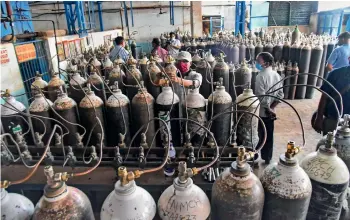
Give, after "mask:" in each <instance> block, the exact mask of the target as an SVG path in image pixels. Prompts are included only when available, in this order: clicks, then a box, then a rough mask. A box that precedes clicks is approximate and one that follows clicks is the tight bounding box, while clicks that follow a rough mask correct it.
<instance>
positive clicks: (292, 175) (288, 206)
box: [260, 141, 312, 220]
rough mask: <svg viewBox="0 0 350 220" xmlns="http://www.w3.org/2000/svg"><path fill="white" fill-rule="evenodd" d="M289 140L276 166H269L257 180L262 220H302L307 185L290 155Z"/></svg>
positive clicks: (292, 149) (308, 190) (293, 150)
mask: <svg viewBox="0 0 350 220" xmlns="http://www.w3.org/2000/svg"><path fill="white" fill-rule="evenodd" d="M297 150H298V148H297V147H296V146H295V143H294V142H293V141H290V142H289V143H288V150H287V152H286V153H285V154H282V155H281V156H280V158H279V161H278V163H273V164H270V165H269V166H267V167H266V168H265V170H264V171H263V174H262V176H261V177H260V180H261V183H262V185H263V187H264V190H265V205H264V211H263V217H262V220H281V219H284V220H296V219H298V220H305V218H306V214H307V210H308V207H309V203H310V198H311V191H312V187H311V182H310V179H309V177H308V176H307V174H306V173H305V171H304V170H303V169H302V168H301V167H300V166H299V164H298V161H297V159H296V158H294V155H295V154H296V153H297V152H298V151H297Z"/></svg>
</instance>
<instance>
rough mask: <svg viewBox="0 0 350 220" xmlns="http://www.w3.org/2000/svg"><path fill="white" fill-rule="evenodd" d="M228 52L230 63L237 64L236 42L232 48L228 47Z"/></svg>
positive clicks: (237, 51)
mask: <svg viewBox="0 0 350 220" xmlns="http://www.w3.org/2000/svg"><path fill="white" fill-rule="evenodd" d="M230 53H231V56H232V63H233V64H235V65H236V64H239V47H238V46H237V44H234V45H233V46H232V48H231V49H230Z"/></svg>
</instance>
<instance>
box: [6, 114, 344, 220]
mask: <svg viewBox="0 0 350 220" xmlns="http://www.w3.org/2000/svg"><path fill="white" fill-rule="evenodd" d="M317 148H318V150H317V151H316V152H314V153H310V154H308V155H307V156H306V157H305V158H303V159H302V161H301V162H300V163H299V162H298V159H297V158H296V155H297V154H298V153H299V151H300V150H301V149H300V148H299V147H297V146H296V145H295V143H294V142H292V141H290V142H288V144H287V150H286V152H285V153H284V154H282V155H281V156H280V158H279V161H278V163H274V164H271V165H269V166H267V167H266V168H265V170H264V171H263V173H262V174H261V177H260V179H259V178H258V177H257V176H255V175H254V174H253V173H252V171H251V168H250V167H249V165H248V164H247V162H246V161H247V159H249V158H250V157H252V156H253V155H254V154H252V152H246V151H245V148H244V147H239V149H238V157H237V160H236V161H235V162H233V163H232V165H231V167H229V168H227V169H226V170H225V171H224V172H223V173H222V174H221V175H220V176H219V177H218V178H217V179H216V181H215V183H214V184H213V187H212V195H211V202H210V201H209V199H208V197H207V196H206V194H205V193H204V191H203V190H202V189H200V188H199V187H198V186H196V185H195V184H194V183H193V181H192V179H191V177H192V176H193V175H195V174H197V173H198V170H197V169H196V168H187V167H186V163H184V162H180V163H179V167H178V177H177V178H175V179H174V182H173V184H172V185H171V186H169V187H168V188H167V189H166V190H165V191H164V192H163V193H162V195H161V196H160V198H159V200H158V204H157V205H156V203H155V201H154V199H153V198H152V196H151V195H150V194H149V193H148V192H147V191H146V190H144V189H143V188H141V187H139V186H137V185H136V183H135V176H139V175H140V174H141V173H139V172H140V171H138V172H127V170H126V168H125V167H120V168H119V170H118V176H119V180H118V181H117V183H116V184H115V190H114V191H113V192H111V193H110V194H109V196H108V197H107V198H106V200H105V202H104V203H103V206H102V209H101V214H100V217H101V219H102V220H106V219H115V220H116V219H125V220H126V219H149V220H151V219H157V218H160V219H167V220H170V219H200V220H205V219H208V218H209V217H210V219H215V220H219V219H221V220H226V219H250V220H260V219H263V220H280V219H286V220H295V219H298V220H303V219H308V220H314V219H343V220H346V219H349V216H350V213H349V210H348V207H347V205H348V204H347V203H346V200H347V199H348V200H349V191H348V190H349V188H348V187H349V169H348V167H347V166H349V165H350V163H349V162H350V157H349V155H350V154H349V152H350V128H349V116H348V115H345V116H344V120H343V122H342V123H341V125H340V126H339V127H338V129H337V130H336V134H335V135H334V133H332V132H330V133H328V135H327V136H326V137H325V138H324V139H323V140H321V141H320V142H319V144H318V146H317ZM339 156H340V157H339ZM344 162H345V163H344ZM44 172H45V175H46V176H47V185H46V186H45V189H44V196H43V197H42V198H41V199H40V201H39V202H38V204H37V205H36V207H35V209H34V206H33V204H32V203H31V202H30V201H29V200H28V199H27V198H25V197H24V196H22V195H18V194H14V193H7V191H6V190H4V189H2V191H1V199H2V203H1V210H2V216H6V219H17V220H24V219H29V218H30V217H31V215H33V217H32V218H33V219H40V220H42V219H81V220H86V219H94V216H93V211H92V208H91V204H90V202H89V200H88V198H87V196H86V195H85V194H84V193H83V192H81V191H80V190H78V189H77V188H74V187H70V186H67V185H66V184H65V181H66V180H67V179H68V177H67V176H68V175H67V174H65V173H54V171H53V169H52V167H50V166H48V167H45V170H44ZM141 172H142V171H141ZM157 210H158V216H159V217H156V213H157Z"/></svg>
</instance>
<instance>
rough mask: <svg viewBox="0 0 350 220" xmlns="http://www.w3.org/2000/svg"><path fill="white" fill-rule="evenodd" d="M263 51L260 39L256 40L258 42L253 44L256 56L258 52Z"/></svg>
mask: <svg viewBox="0 0 350 220" xmlns="http://www.w3.org/2000/svg"><path fill="white" fill-rule="evenodd" d="M263 51H264V46H263V45H262V43H261V41H260V40H259V41H258V44H257V45H256V46H255V54H256V56H258V54H259V53H261V52H263Z"/></svg>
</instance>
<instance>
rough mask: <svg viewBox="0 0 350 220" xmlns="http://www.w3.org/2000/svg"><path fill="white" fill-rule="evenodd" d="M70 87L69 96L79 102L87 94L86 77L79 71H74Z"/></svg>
mask: <svg viewBox="0 0 350 220" xmlns="http://www.w3.org/2000/svg"><path fill="white" fill-rule="evenodd" d="M69 84H70V87H68V89H67V90H68V94H69V96H70V97H71V98H72V99H73V100H74V101H75V102H76V103H79V102H80V101H81V100H82V99H83V98H84V96H85V94H84V92H83V88H84V87H85V86H86V79H85V78H83V77H81V76H80V74H79V73H78V72H74V73H73V75H72V76H71V77H70V81H69Z"/></svg>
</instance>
